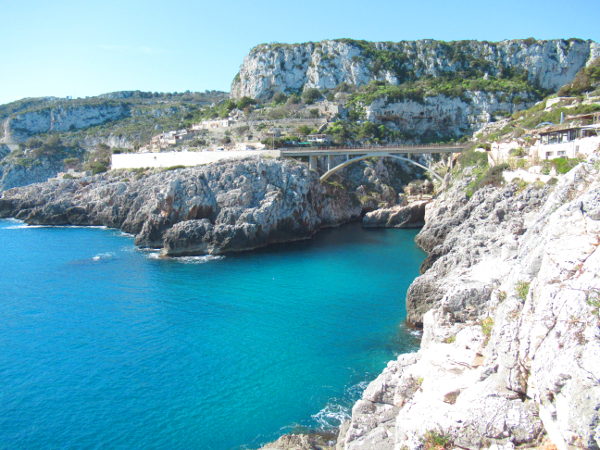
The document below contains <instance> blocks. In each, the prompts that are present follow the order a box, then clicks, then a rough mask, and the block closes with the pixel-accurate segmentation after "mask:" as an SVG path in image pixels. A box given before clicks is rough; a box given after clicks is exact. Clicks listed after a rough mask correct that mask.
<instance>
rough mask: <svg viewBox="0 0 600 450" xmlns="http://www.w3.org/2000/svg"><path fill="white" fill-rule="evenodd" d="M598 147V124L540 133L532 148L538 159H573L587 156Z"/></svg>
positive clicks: (599, 135)
mask: <svg viewBox="0 0 600 450" xmlns="http://www.w3.org/2000/svg"><path fill="white" fill-rule="evenodd" d="M598 146H600V124H595V125H585V126H569V127H565V128H559V129H549V130H546V131H543V132H540V138H539V140H538V141H537V143H536V144H535V145H534V146H533V147H532V151H533V155H532V156H534V157H536V156H537V158H538V159H540V160H542V159H553V158H560V157H565V158H575V157H576V156H577V155H589V154H591V153H592V152H593V151H594V150H596V149H597V148H598Z"/></svg>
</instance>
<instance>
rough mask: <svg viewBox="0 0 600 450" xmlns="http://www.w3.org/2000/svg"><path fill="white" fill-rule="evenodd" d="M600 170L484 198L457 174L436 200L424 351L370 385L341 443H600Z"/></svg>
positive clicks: (426, 235) (415, 317) (415, 307)
mask: <svg viewBox="0 0 600 450" xmlns="http://www.w3.org/2000/svg"><path fill="white" fill-rule="evenodd" d="M599 172H600V158H599V157H598V156H594V157H592V158H591V159H590V160H589V161H587V162H583V163H581V164H579V165H578V166H577V167H576V168H574V169H573V170H571V171H570V172H569V173H567V174H565V175H563V176H561V178H560V179H559V181H558V183H557V184H556V186H543V187H539V186H529V187H526V188H525V189H524V190H522V191H520V190H518V189H517V187H516V186H515V185H509V186H506V187H503V188H493V187H487V188H483V189H480V190H479V191H477V192H476V193H475V194H474V195H473V197H472V198H470V199H468V198H467V197H466V196H465V195H464V185H465V183H466V181H464V182H462V183H461V182H455V184H454V186H453V187H452V188H451V189H450V190H449V191H448V192H447V193H446V194H444V195H443V196H441V197H440V198H438V199H437V200H436V201H435V202H434V203H432V204H430V205H429V206H428V207H427V213H426V220H427V223H426V225H425V227H424V228H423V230H422V232H421V233H420V235H419V239H418V242H419V244H420V245H421V246H422V247H423V248H425V249H426V250H427V251H428V253H429V257H428V261H426V263H425V264H424V267H423V270H424V273H423V275H421V276H420V277H418V278H417V279H416V280H415V282H414V283H413V285H412V286H411V288H410V290H409V293H408V299H407V309H408V317H409V320H410V321H411V322H413V323H417V324H418V323H422V325H423V339H422V343H421V349H420V350H419V351H418V352H417V353H411V354H405V355H401V356H400V357H399V358H398V359H397V360H395V361H391V362H390V363H389V364H388V366H387V368H386V369H385V370H384V371H383V373H382V374H381V375H380V376H379V377H378V378H377V379H376V380H375V381H373V382H372V383H371V384H370V385H369V387H368V388H367V389H366V390H365V392H364V394H363V397H362V399H361V400H360V401H359V402H357V403H356V404H355V406H354V408H353V410H352V419H351V421H350V422H348V423H346V424H345V425H344V426H343V427H342V429H341V433H340V437H339V439H338V448H347V449H371V448H378V449H386V448H389V449H391V448H408V449H421V448H423V447H424V446H426V448H442V447H444V448H448V446H451V445H454V446H457V447H460V448H506V449H508V448H515V447H516V446H519V445H523V446H528V447H531V446H537V445H539V444H541V443H542V442H545V443H548V445H551V444H553V445H555V446H556V447H557V448H558V449H561V450H562V449H565V450H566V449H567V448H599V446H600V319H599V316H600V241H599V236H600V173H599ZM550 443H551V444H550ZM436 445H438V446H442V447H436ZM427 446H428V447H427Z"/></svg>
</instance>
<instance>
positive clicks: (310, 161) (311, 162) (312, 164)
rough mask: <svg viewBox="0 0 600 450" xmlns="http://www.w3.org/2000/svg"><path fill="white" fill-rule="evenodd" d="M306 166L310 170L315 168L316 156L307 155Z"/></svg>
mask: <svg viewBox="0 0 600 450" xmlns="http://www.w3.org/2000/svg"><path fill="white" fill-rule="evenodd" d="M308 168H309V169H311V170H317V157H316V156H309V157H308Z"/></svg>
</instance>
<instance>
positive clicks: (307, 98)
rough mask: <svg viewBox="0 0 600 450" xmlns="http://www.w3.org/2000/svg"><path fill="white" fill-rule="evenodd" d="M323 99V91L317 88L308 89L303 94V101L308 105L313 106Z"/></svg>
mask: <svg viewBox="0 0 600 450" xmlns="http://www.w3.org/2000/svg"><path fill="white" fill-rule="evenodd" d="M321 97H322V95H321V91H319V90H318V89H317V88H308V89H305V90H304V92H302V101H303V102H304V103H306V104H307V105H311V104H313V103H314V102H316V101H317V100H320V99H321Z"/></svg>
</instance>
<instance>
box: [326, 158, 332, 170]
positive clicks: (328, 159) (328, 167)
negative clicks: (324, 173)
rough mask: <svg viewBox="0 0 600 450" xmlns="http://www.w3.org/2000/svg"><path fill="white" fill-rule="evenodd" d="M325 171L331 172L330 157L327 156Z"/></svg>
mask: <svg viewBox="0 0 600 450" xmlns="http://www.w3.org/2000/svg"><path fill="white" fill-rule="evenodd" d="M327 170H331V155H327Z"/></svg>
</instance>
